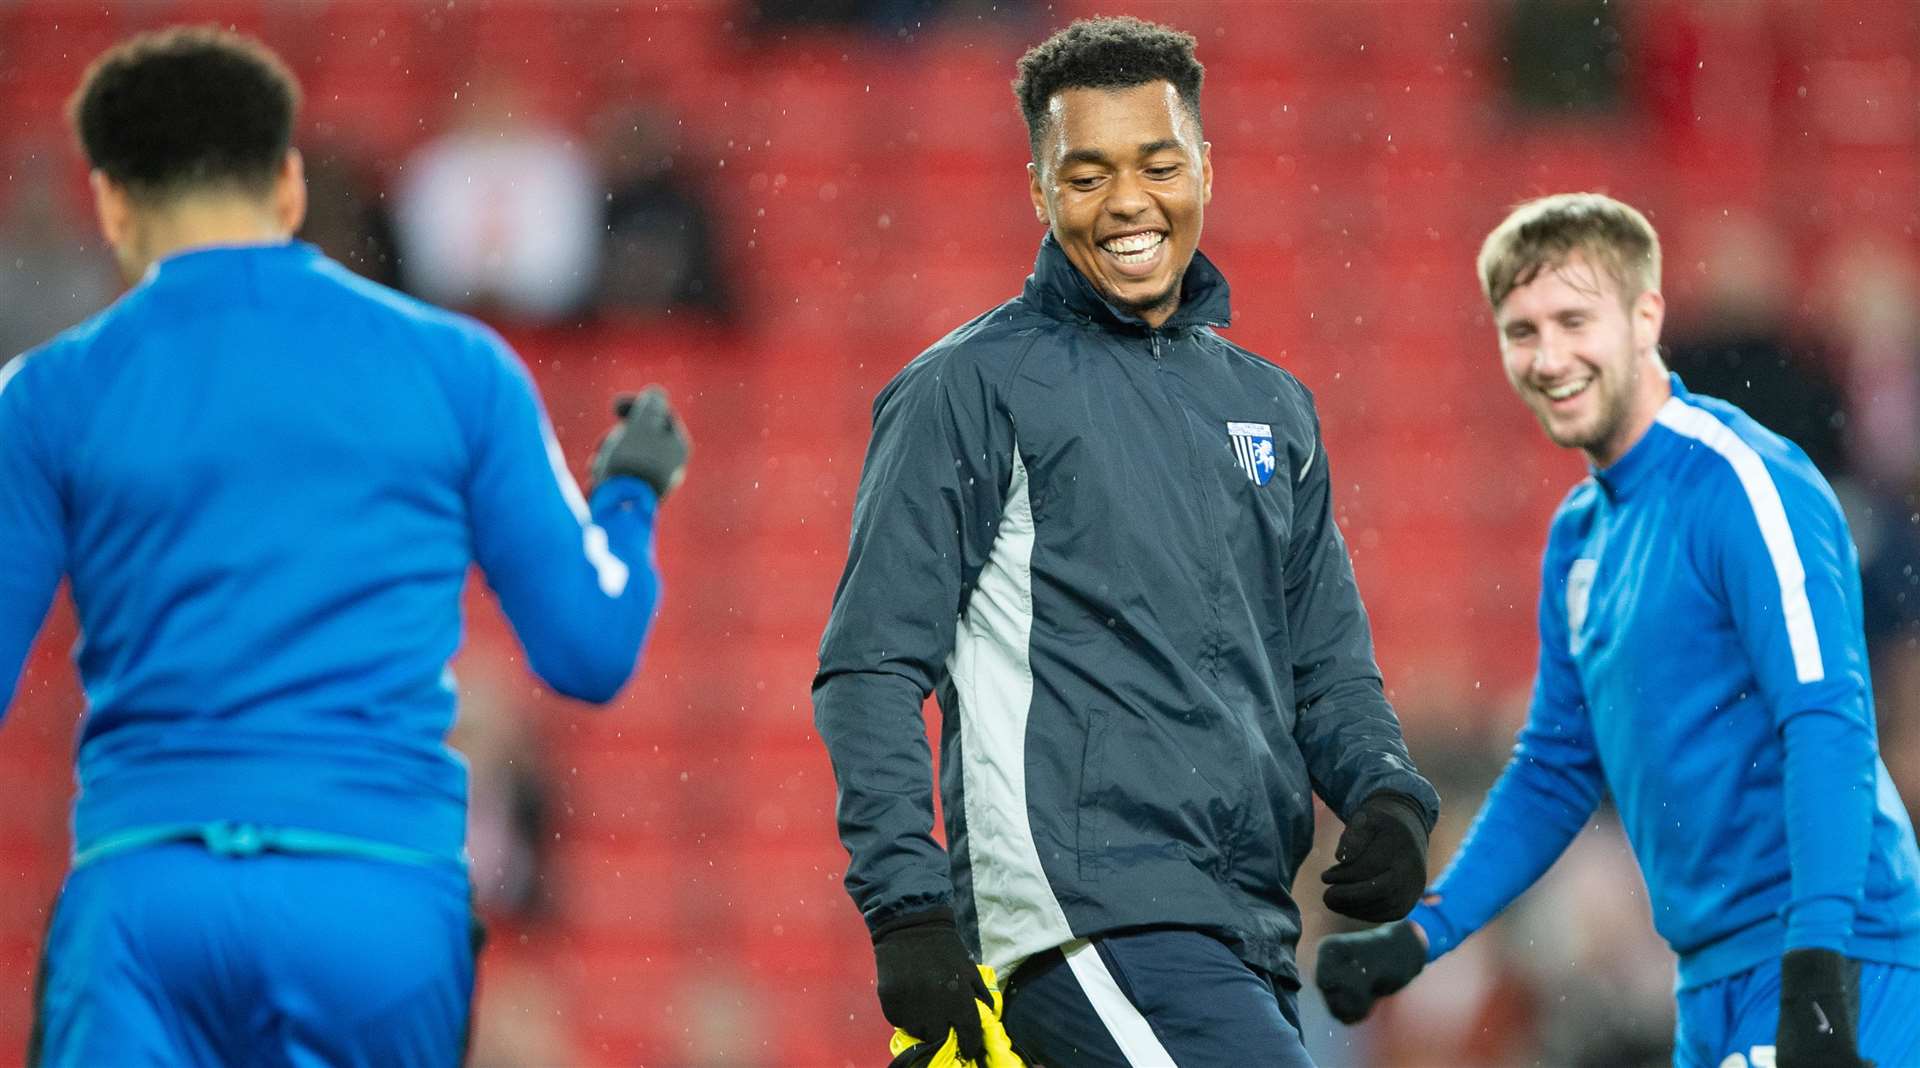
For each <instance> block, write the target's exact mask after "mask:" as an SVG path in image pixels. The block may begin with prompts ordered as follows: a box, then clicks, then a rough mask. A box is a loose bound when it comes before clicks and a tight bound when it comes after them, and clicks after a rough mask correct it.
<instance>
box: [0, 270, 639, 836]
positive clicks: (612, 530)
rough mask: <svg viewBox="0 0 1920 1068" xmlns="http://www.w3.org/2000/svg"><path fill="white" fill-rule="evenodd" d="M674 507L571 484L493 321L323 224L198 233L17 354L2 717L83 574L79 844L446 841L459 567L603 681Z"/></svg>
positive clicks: (5, 398)
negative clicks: (169, 835)
mask: <svg viewBox="0 0 1920 1068" xmlns="http://www.w3.org/2000/svg"><path fill="white" fill-rule="evenodd" d="M655 503H656V502H655V500H654V495H653V491H652V490H651V489H650V488H649V487H648V486H646V485H645V484H644V483H641V482H639V481H636V480H633V479H627V478H615V479H610V480H608V481H607V482H606V483H605V484H604V485H601V486H600V487H598V489H597V490H596V491H595V493H594V495H593V498H592V501H591V503H590V504H589V502H588V501H587V500H585V499H583V498H582V496H581V493H580V490H579V488H578V487H577V486H576V484H575V483H574V481H573V479H572V477H571V476H570V475H569V474H568V472H567V470H566V467H565V465H564V462H563V460H562V458H561V455H560V450H559V447H558V446H557V445H556V444H555V441H554V437H553V433H552V430H551V428H550V427H549V425H548V423H547V418H546V415H545V412H544V411H543V409H542V407H541V404H540V401H539V398H538V396H537V394H536V391H535V389H534V386H533V383H532V380H531V379H530V378H529V377H528V375H527V373H526V369H525V368H524V366H522V365H521V363H520V362H519V360H518V358H517V357H515V356H514V354H513V353H512V351H511V350H510V349H509V348H508V347H507V346H506V344H505V343H504V342H503V341H501V340H500V339H499V338H498V337H496V336H495V335H494V334H492V333H491V332H490V331H488V330H486V329H485V328H484V327H482V326H480V325H479V324H477V323H474V322H472V321H471V320H468V319H465V318H463V317H460V316H456V315H452V314H450V313H446V312H442V311H439V310H437V309H434V308H431V307H429V306H427V305H424V304H421V303H419V302H416V301H413V300H410V299H408V298H406V297H403V296H400V295H398V294H396V293H393V292H391V291H389V290H386V289H383V288H381V287H379V286H375V285H373V284H371V283H368V282H365V281H363V280H361V279H359V278H357V277H355V276H354V275H353V274H351V273H350V272H348V271H347V270H345V269H344V268H342V267H340V266H339V265H338V264H335V263H333V262H332V261H330V260H328V259H326V258H325V257H324V256H322V255H321V254H320V253H319V252H318V251H317V250H316V249H314V248H313V247H312V246H310V245H306V244H301V243H289V244H280V245H254V246H234V247H221V248H207V249H200V250H194V251H189V252H186V253H182V254H179V255H176V256H173V257H170V258H168V259H165V260H163V261H162V262H160V263H158V264H156V265H155V267H154V268H153V269H152V270H151V271H150V272H149V273H148V275H147V276H146V278H145V279H144V280H143V281H142V282H141V283H140V284H139V285H137V286H136V287H135V288H133V289H132V290H131V291H129V292H128V293H127V294H126V295H125V296H124V297H123V298H121V299H120V300H119V301H118V302H116V303H115V304H114V305H113V306H112V307H110V308H108V309H107V310H106V311H104V312H102V313H100V314H99V315H98V316H96V317H94V318H93V319H91V320H89V321H88V322H86V323H83V324H81V325H80V326H78V327H75V328H74V329H73V330H70V331H68V332H67V333H65V334H63V335H61V336H59V337H57V338H55V339H54V340H53V341H51V342H49V343H48V344H47V345H45V346H42V347H41V348H39V349H37V350H34V351H32V352H29V353H27V354H25V355H24V356H21V357H18V358H16V359H14V360H13V361H11V362H10V363H8V364H6V365H5V366H4V368H0V547H3V548H0V712H4V710H5V709H6V707H7V705H8V703H9V702H10V701H11V699H12V696H13V690H14V687H15V685H16V683H17V681H18V676H19V672H20V667H21V663H22V661H23V659H24V657H25V655H26V652H27V647H28V645H29V644H30V642H31V641H32V638H33V636H34V634H35V632H36V631H37V630H38V629H39V627H40V624H41V622H42V620H43V618H44V616H45V614H46V609H47V606H48V604H49V602H50V601H51V599H52V596H53V593H54V590H55V589H56V587H57V586H58V584H59V581H60V578H61V576H62V574H63V573H64V574H65V575H66V576H68V578H69V579H70V582H71V590H72V595H73V600H74V604H75V606H76V608H77V611H78V615H79V621H80V629H81V634H82V637H81V641H80V643H79V645H78V646H77V648H76V649H75V654H74V655H75V659H76V660H77V662H78V666H79V669H80V674H81V678H82V681H83V683H84V684H85V687H86V694H87V704H88V709H87V713H86V719H85V722H84V724H83V727H82V730H81V738H80V746H79V754H78V764H79V769H78V770H79V780H80V794H79V797H78V799H77V801H76V803H75V810H74V824H75V827H74V829H75V839H76V842H75V844H76V848H77V849H79V850H85V849H87V848H89V847H90V846H91V845H93V844H95V843H97V842H99V841H100V840H101V839H102V838H103V837H106V836H109V835H113V834H115V833H116V832H123V831H126V830H128V829H130V828H136V827H143V826H149V825H154V824H167V823H179V822H198V821H214V820H235V821H244V822H253V823H259V824H264V825H274V826H285V827H295V828H304V829H308V830H317V831H324V832H330V833H334V834H346V835H352V836H355V837H359V838H365V839H370V840H375V841H379V842H385V843H389V844H392V845H398V846H402V847H405V848H409V849H413V850H419V851H425V852H428V853H431V854H434V855H437V856H444V857H448V858H455V859H457V858H458V857H459V856H460V855H461V853H462V849H463V843H464V839H465V803H466V767H465V764H464V762H463V761H462V760H461V759H460V758H459V757H458V756H457V755H456V754H455V753H453V752H452V751H451V750H450V749H449V748H448V747H447V746H446V744H445V741H444V738H445V735H446V732H447V729H448V727H449V725H450V724H451V721H452V718H453V712H454V693H453V687H452V680H451V678H450V676H449V674H448V672H447V662H448V660H449V658H450V657H452V655H453V654H454V651H455V650H456V648H457V647H458V645H459V642H460V632H461V624H460V591H461V588H462V586H463V584H464V582H465V579H466V576H467V573H468V570H469V568H470V566H471V565H472V564H474V563H476V562H477V563H478V564H479V565H480V567H481V569H482V570H483V571H484V573H485V575H486V578H487V580H488V582H489V583H490V584H491V586H492V587H493V589H494V590H495V592H496V593H497V594H498V595H499V598H500V602H501V605H502V607H503V608H504V609H505V611H506V613H507V616H508V618H509V620H510V621H511V623H512V624H513V626H514V629H515V632H516V633H517V634H518V636H519V638H520V640H521V642H522V644H523V645H524V646H525V647H526V650H527V654H528V659H529V661H530V662H531V664H532V666H533V669H534V670H535V671H536V672H537V673H538V674H539V675H540V676H541V677H542V678H543V679H545V680H546V681H547V682H548V683H549V684H551V685H552V686H553V687H554V688H555V689H556V690H559V691H560V692H562V693H565V694H568V695H570V696H574V697H578V698H582V699H585V700H589V701H604V700H607V699H609V698H611V697H612V696H613V695H614V693H615V692H616V691H617V690H618V689H619V687H620V686H621V685H622V683H624V681H625V680H626V679H627V677H628V675H629V674H630V672H631V671H632V669H633V665H634V662H635V658H636V657H637V655H638V652H639V649H640V646H641V644H642V641H643V640H644V638H645V636H646V633H647V630H648V627H649V625H650V622H651V620H652V617H653V611H654V606H655V601H656V598H657V596H658V592H659V587H658V580H657V577H656V572H655V569H654V564H653V548H652V543H653V521H654V508H655Z"/></svg>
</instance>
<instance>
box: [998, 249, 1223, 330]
mask: <svg viewBox="0 0 1920 1068" xmlns="http://www.w3.org/2000/svg"><path fill="white" fill-rule="evenodd" d="M1025 296H1026V298H1027V300H1029V301H1031V302H1032V303H1033V304H1034V305H1035V306H1036V307H1038V308H1039V309H1040V310H1041V311H1043V312H1045V313H1047V314H1048V315H1051V316H1053V317H1054V318H1056V319H1069V320H1077V321H1080V322H1085V323H1092V324H1094V325H1097V326H1100V327H1103V328H1105V329H1108V330H1114V329H1126V330H1137V331H1141V332H1143V333H1144V332H1146V331H1148V330H1150V329H1151V327H1149V326H1147V323H1146V320H1144V319H1142V318H1140V317H1139V316H1138V315H1135V314H1134V313H1133V312H1131V311H1128V310H1126V309H1124V308H1116V307H1114V306H1113V305H1112V304H1110V303H1108V302H1107V300H1106V298H1104V297H1102V296H1101V295H1100V294H1099V293H1098V292H1096V291H1095V290H1094V288H1093V283H1091V282H1089V281H1087V279H1086V276H1085V275H1082V274H1081V273H1080V270H1079V268H1077V267H1075V266H1074V265H1073V261H1072V260H1069V259H1067V253H1066V250H1065V249H1062V248H1061V247H1060V243H1059V242H1058V241H1055V240H1054V239H1053V234H1052V233H1051V232H1049V233H1048V234H1047V236H1046V237H1045V238H1043V239H1041V241H1040V255H1039V256H1038V257H1036V258H1035V259H1034V261H1033V274H1031V275H1029V276H1028V278H1027V285H1026V292H1025ZM1232 315H1233V308H1232V306H1231V304H1230V302H1229V300H1228V292H1227V278H1226V276H1225V275H1223V274H1221V273H1220V268H1218V267H1215V266H1214V265H1213V261H1212V260H1210V259H1208V258H1207V257H1206V254H1205V253H1203V252H1201V251H1200V250H1199V249H1195V250H1194V251H1193V262H1192V263H1190V264H1188V265H1187V273H1186V276H1185V277H1183V278H1182V279H1181V280H1180V307H1179V308H1178V309H1177V310H1176V311H1175V312H1174V313H1173V316H1172V317H1171V318H1169V319H1168V320H1167V321H1166V322H1165V323H1162V324H1161V326H1160V329H1161V330H1162V331H1166V332H1175V333H1184V332H1187V331H1191V330H1197V329H1199V328H1200V327H1203V326H1220V327H1223V326H1226V325H1227V323H1228V322H1229V321H1230V320H1231V318H1232Z"/></svg>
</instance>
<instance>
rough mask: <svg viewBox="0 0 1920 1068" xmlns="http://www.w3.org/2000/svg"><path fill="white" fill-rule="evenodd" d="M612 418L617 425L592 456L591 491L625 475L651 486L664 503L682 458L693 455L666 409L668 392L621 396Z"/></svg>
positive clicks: (656, 389)
mask: <svg viewBox="0 0 1920 1068" xmlns="http://www.w3.org/2000/svg"><path fill="white" fill-rule="evenodd" d="M613 414H615V415H617V416H619V417H620V421H619V422H618V423H615V424H614V426H613V429H612V430H609V431H607V436H606V437H604V438H601V439H600V447H599V448H598V449H595V450H594V453H593V465H592V468H591V471H590V473H591V474H592V476H593V484H594V486H595V487H598V486H599V485H600V483H602V482H605V481H606V480H607V479H610V478H614V477H616V476H619V475H625V476H627V477H629V478H637V479H639V480H641V481H642V482H645V483H646V484H647V485H649V486H652V487H653V492H654V493H656V494H659V495H660V496H661V497H662V498H665V497H666V495H667V494H668V492H670V491H671V490H672V489H673V487H675V486H678V485H679V484H680V476H681V474H682V473H683V472H684V471H685V470H686V467H687V454H688V453H690V452H692V451H693V442H692V441H690V440H688V438H687V431H686V428H684V427H682V426H681V425H680V420H679V419H678V418H676V417H675V416H674V414H673V409H672V408H671V407H669V406H668V405H667V391H666V390H664V389H661V388H660V387H659V386H648V387H647V388H646V389H644V390H641V391H640V392H639V393H637V394H634V393H622V394H620V395H619V396H617V397H615V398H614V399H613Z"/></svg>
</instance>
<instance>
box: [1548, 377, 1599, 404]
mask: <svg viewBox="0 0 1920 1068" xmlns="http://www.w3.org/2000/svg"><path fill="white" fill-rule="evenodd" d="M1592 383H1593V379H1591V378H1583V379H1581V380H1580V381H1578V382H1568V383H1567V384H1566V385H1564V386H1555V387H1553V388H1552V389H1548V390H1542V392H1544V393H1545V394H1546V395H1547V396H1549V397H1552V398H1553V399H1554V400H1557V401H1560V400H1566V399H1567V398H1568V397H1572V396H1576V395H1578V394H1579V393H1580V392H1581V391H1582V390H1584V389H1586V388H1587V386H1589V385H1591V384H1592Z"/></svg>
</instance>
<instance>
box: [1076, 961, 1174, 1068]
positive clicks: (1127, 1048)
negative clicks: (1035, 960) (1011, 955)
mask: <svg viewBox="0 0 1920 1068" xmlns="http://www.w3.org/2000/svg"><path fill="white" fill-rule="evenodd" d="M1060 952H1061V955H1062V956H1065V957H1066V958H1067V967H1069V968H1072V969H1073V977H1074V978H1075V979H1078V980H1079V981H1080V989H1081V990H1083V991H1085V992H1086V995H1087V1000H1088V1001H1090V1002H1092V1003H1093V1011H1094V1012H1095V1013H1096V1014H1098V1015H1099V1017H1100V1022H1101V1023H1102V1024H1105V1025H1106V1028H1107V1034H1109V1035H1111V1036H1112V1037H1113V1041H1114V1043H1115V1044H1116V1045H1118V1046H1119V1047H1120V1053H1121V1055H1122V1056H1124V1057H1126V1058H1127V1063H1128V1064H1131V1065H1133V1068H1178V1066H1177V1065H1175V1064H1174V1060H1173V1054H1171V1053H1168V1052H1167V1047H1165V1046H1163V1045H1161V1044H1160V1036H1158V1035H1156V1034H1154V1033H1153V1027H1152V1026H1151V1025H1150V1024H1148V1023H1147V1018H1146V1017H1145V1016H1142V1015H1140V1010H1139V1009H1138V1008H1135V1007H1134V1004H1133V1002H1131V1001H1128V1000H1127V995H1126V994H1125V993H1122V992H1121V990H1120V984H1119V983H1117V982H1115V981H1114V978H1113V973H1112V972H1109V971H1108V970H1107V962H1106V961H1103V960H1101V959H1100V951H1099V950H1097V949H1095V948H1093V943H1091V942H1088V941H1085V940H1081V941H1077V942H1069V943H1067V944H1066V945H1064V946H1061V947H1060Z"/></svg>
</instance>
